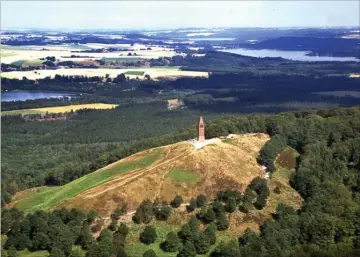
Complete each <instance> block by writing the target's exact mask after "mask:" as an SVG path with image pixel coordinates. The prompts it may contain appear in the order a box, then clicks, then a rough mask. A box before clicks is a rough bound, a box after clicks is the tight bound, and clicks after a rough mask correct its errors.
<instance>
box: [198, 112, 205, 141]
mask: <svg viewBox="0 0 360 257" xmlns="http://www.w3.org/2000/svg"><path fill="white" fill-rule="evenodd" d="M197 140H198V141H205V124H204V120H203V118H202V116H200V120H199V127H198V138H197Z"/></svg>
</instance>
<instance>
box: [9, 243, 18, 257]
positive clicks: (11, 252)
mask: <svg viewBox="0 0 360 257" xmlns="http://www.w3.org/2000/svg"><path fill="white" fill-rule="evenodd" d="M7 255H8V257H18V252H17V250H16V248H15V246H13V245H12V246H10V247H9V250H8V251H7Z"/></svg>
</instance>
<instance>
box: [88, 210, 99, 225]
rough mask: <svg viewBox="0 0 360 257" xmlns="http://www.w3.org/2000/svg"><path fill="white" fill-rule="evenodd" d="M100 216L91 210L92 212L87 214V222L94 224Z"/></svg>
mask: <svg viewBox="0 0 360 257" xmlns="http://www.w3.org/2000/svg"><path fill="white" fill-rule="evenodd" d="M98 216H99V215H98V213H97V212H96V211H93V210H91V211H89V213H88V214H87V221H88V222H89V223H92V222H93V221H94V220H95V218H96V217H98Z"/></svg>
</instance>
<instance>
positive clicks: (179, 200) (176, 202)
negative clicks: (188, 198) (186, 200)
mask: <svg viewBox="0 0 360 257" xmlns="http://www.w3.org/2000/svg"><path fill="white" fill-rule="evenodd" d="M182 203H183V199H182V197H181V196H180V195H177V196H175V198H174V200H172V201H171V203H170V205H171V206H172V207H173V208H178V207H180V205H181V204H182Z"/></svg>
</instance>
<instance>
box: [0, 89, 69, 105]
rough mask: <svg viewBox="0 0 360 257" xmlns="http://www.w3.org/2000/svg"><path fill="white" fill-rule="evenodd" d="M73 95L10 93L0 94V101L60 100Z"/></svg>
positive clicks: (66, 93) (29, 92)
mask: <svg viewBox="0 0 360 257" xmlns="http://www.w3.org/2000/svg"><path fill="white" fill-rule="evenodd" d="M72 95H74V94H73V93H68V92H50V91H11V92H1V101H4V102H10V101H25V100H34V99H43V98H62V97H65V96H66V97H71V96H72Z"/></svg>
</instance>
